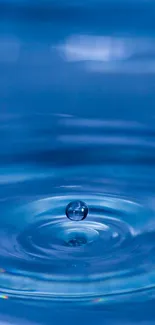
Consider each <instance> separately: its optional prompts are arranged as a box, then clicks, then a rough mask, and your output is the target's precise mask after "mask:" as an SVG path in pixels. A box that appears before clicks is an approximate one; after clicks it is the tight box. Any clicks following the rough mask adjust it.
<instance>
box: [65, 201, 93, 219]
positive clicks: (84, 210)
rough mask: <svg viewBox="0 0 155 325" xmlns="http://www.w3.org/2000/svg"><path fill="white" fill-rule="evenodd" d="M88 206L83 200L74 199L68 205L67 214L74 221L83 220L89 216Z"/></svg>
mask: <svg viewBox="0 0 155 325" xmlns="http://www.w3.org/2000/svg"><path fill="white" fill-rule="evenodd" d="M87 214H88V207H87V205H86V204H85V203H84V202H82V201H73V202H70V203H69V204H68V205H67V208H66V216H67V218H69V219H70V220H73V221H81V220H84V219H85V218H86V217H87Z"/></svg>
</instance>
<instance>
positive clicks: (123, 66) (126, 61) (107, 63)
mask: <svg viewBox="0 0 155 325" xmlns="http://www.w3.org/2000/svg"><path fill="white" fill-rule="evenodd" d="M57 50H58V51H59V53H60V54H61V56H63V59H64V60H65V61H68V62H81V63H83V64H84V67H85V68H86V70H89V71H90V72H105V73H125V74H142V73H144V74H145V73H149V74H150V73H151V74H154V73H155V42H154V39H153V38H145V37H135V36H134V37H114V36H88V35H77V36H76V35H75V36H71V37H69V38H67V39H66V41H65V42H64V43H63V44H61V45H60V46H58V47H57Z"/></svg>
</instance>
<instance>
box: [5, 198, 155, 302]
mask: <svg viewBox="0 0 155 325" xmlns="http://www.w3.org/2000/svg"><path fill="white" fill-rule="evenodd" d="M83 197H84V195H82V196H81V195H74V196H73V195H72V196H68V195H65V196H57V197H48V198H45V199H40V200H36V201H32V202H30V203H28V204H26V205H25V206H23V207H20V208H15V207H14V209H11V210H10V211H9V212H8V216H7V217H6V216H5V220H3V222H1V226H2V225H3V223H4V224H6V222H7V220H6V218H8V219H9V220H12V225H10V227H9V229H8V228H7V229H6V228H5V227H4V225H3V228H2V227H1V231H0V237H1V248H0V256H1V275H0V287H1V293H3V294H5V295H7V296H8V295H10V296H12V297H16V298H17V297H18V298H19V297H20V298H28V297H29V296H31V298H33V299H47V300H49V299H50V300H51V299H52V300H53V299H54V300H55V299H56V300H57V299H60V300H66V299H67V300H70V299H71V300H72V302H73V301H76V303H77V300H79V299H82V300H83V299H84V300H85V301H87V302H90V303H92V301H93V299H95V297H100V298H103V301H104V297H106V303H107V302H108V299H109V300H110V301H111V297H112V296H115V301H116V300H117V296H118V297H119V299H120V295H122V297H123V295H124V294H125V295H127V294H128V295H129V299H130V294H131V293H132V294H133V295H134V293H135V292H137V291H138V292H139V291H144V293H145V294H146V295H149V291H148V289H150V288H151V289H153V288H154V285H155V276H154V268H153V260H154V258H153V251H154V250H155V246H154V240H153V238H154V227H155V226H153V223H152V228H151V230H150V231H148V227H147V225H148V223H149V222H150V223H151V222H152V219H153V216H152V214H151V211H149V210H147V209H146V208H144V207H143V206H141V205H140V204H138V203H136V202H132V201H129V200H126V199H123V198H121V197H117V196H107V195H104V196H99V195H89V196H88V195H86V196H85V202H86V204H87V205H88V206H89V215H88V216H87V218H86V219H85V220H84V221H83V222H78V223H77V222H74V221H70V220H68V219H67V218H66V216H65V208H66V205H67V204H68V202H70V201H71V200H72V199H73V198H74V199H75V200H76V199H78V200H80V199H82V198H83ZM10 213H11V214H12V216H10ZM19 220H20V221H19ZM75 237H76V238H77V237H79V238H80V240H81V239H82V240H83V239H84V241H82V244H81V245H79V246H74V245H70V241H71V240H72V239H74V238H75ZM108 297H109V298H108ZM82 300H81V301H82Z"/></svg>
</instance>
